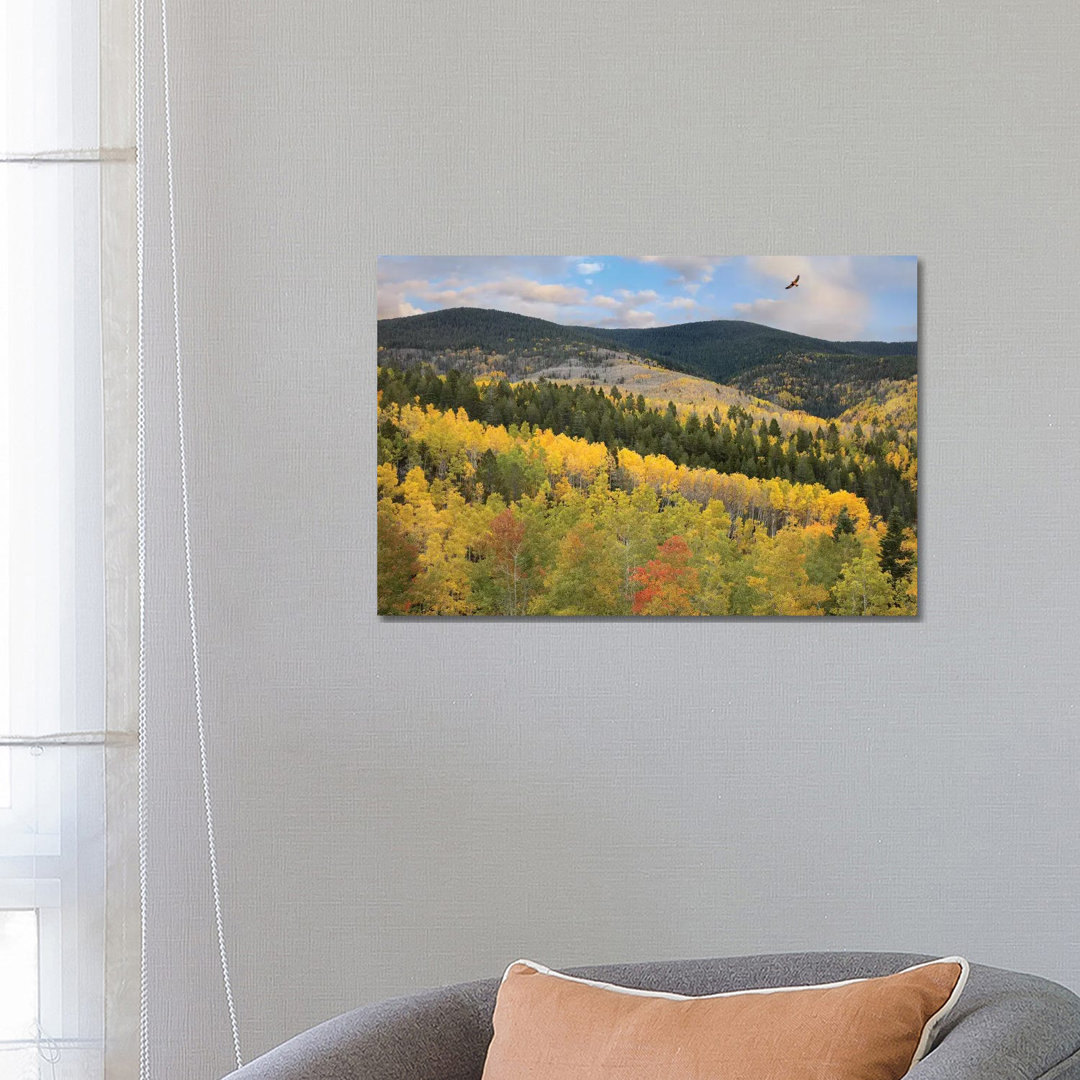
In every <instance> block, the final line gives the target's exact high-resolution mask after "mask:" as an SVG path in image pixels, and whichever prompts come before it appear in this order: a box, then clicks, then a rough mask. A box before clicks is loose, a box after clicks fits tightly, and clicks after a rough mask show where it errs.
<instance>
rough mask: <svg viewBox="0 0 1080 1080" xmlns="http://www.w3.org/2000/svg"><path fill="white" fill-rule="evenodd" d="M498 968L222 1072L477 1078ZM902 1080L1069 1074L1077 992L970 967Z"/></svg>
mask: <svg viewBox="0 0 1080 1080" xmlns="http://www.w3.org/2000/svg"><path fill="white" fill-rule="evenodd" d="M929 959H932V957H928V956H915V955H911V954H906V953H790V954H781V955H775V956H740V957H728V958H726V959H715V960H674V961H666V962H661V963H649V964H618V965H614V966H608V967H589V968H575V969H573V974H577V975H584V976H587V977H588V978H592V979H600V980H603V981H604V982H611V983H615V984H617V985H621V986H636V987H639V988H641V989H645V990H666V991H669V992H671V993H677V994H688V995H699V994H717V993H722V992H724V991H728V990H748V989H752V988H754V987H763V986H799V985H807V984H810V983H824V982H838V981H840V980H842V979H855V978H864V977H868V976H874V975H888V974H891V973H892V972H894V971H900V970H901V969H903V968H906V967H911V966H912V965H913V964H918V963H921V962H923V961H924V960H929ZM498 985H499V980H498V979H486V980H484V981H482V982H472V983H462V984H460V985H458V986H447V987H443V988H441V989H438V990H428V991H425V992H424V993H420V994H415V995H413V996H411V997H404V998H397V999H395V1000H393V1001H387V1002H383V1003H381V1004H378V1005H369V1006H366V1007H365V1008H362V1009H356V1010H355V1011H353V1012H350V1013H346V1014H345V1015H343V1016H339V1017H337V1018H336V1019H334V1020H329V1021H327V1022H326V1023H325V1024H320V1025H319V1026H318V1027H315V1028H312V1029H311V1030H310V1031H306V1032H304V1033H303V1034H302V1035H297V1036H296V1038H294V1039H290V1040H289V1042H287V1043H285V1044H284V1045H282V1046H279V1047H278V1048H277V1049H276V1050H271V1051H270V1053H268V1054H265V1055H264V1056H262V1057H260V1058H259V1059H258V1060H257V1061H253V1062H251V1063H250V1064H249V1065H246V1066H245V1067H244V1068H242V1069H240V1070H239V1071H237V1072H234V1073H232V1074H230V1077H229V1078H228V1080H480V1077H481V1073H482V1072H483V1068H484V1056H485V1054H486V1052H487V1047H488V1044H489V1042H490V1041H491V1036H492V1029H491V1014H492V1010H493V1009H494V1005H495V992H496V990H497V989H498ZM908 1076H909V1078H910V1080H1080V999H1078V998H1077V997H1076V996H1075V995H1074V994H1072V993H1070V992H1069V991H1068V990H1066V989H1065V988H1064V987H1062V986H1058V985H1057V984H1056V983H1052V982H1048V981H1047V980H1045V979H1039V978H1036V977H1035V976H1032V975H1019V974H1017V973H1015V972H1011V971H1002V970H1000V969H999V968H992V967H982V966H980V965H978V964H973V965H972V966H971V975H970V978H969V980H968V984H967V986H966V987H965V988H964V991H963V993H962V994H961V996H960V1000H959V1002H958V1004H957V1006H956V1008H955V1009H954V1010H953V1012H952V1013H951V1014H950V1016H949V1017H948V1019H947V1021H946V1023H945V1024H944V1025H943V1026H942V1030H941V1032H940V1034H939V1036H938V1038H937V1041H936V1044H935V1046H934V1049H933V1050H932V1051H931V1052H930V1054H929V1055H927V1057H926V1058H924V1059H923V1061H921V1062H920V1063H919V1064H918V1065H916V1066H915V1067H914V1068H913V1069H912V1070H911V1071H910V1072H909V1073H908Z"/></svg>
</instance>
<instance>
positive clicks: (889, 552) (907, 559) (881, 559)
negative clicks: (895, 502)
mask: <svg viewBox="0 0 1080 1080" xmlns="http://www.w3.org/2000/svg"><path fill="white" fill-rule="evenodd" d="M905 539H906V531H905V529H904V519H903V518H902V517H901V516H900V511H899V510H898V509H897V508H896V507H893V509H892V512H891V513H890V514H889V524H888V526H887V527H886V529H885V535H884V536H883V537H882V538H881V546H880V549H879V551H878V564H879V565H880V566H881V569H882V570H884V571H885V573H886V574H888V575H889V576H890V577H891V578H892V579H893V581H899V580H900V579H901V578H905V577H907V575H908V574H909V573H910V571H911V555H910V553H909V552H907V551H905V550H904V540H905Z"/></svg>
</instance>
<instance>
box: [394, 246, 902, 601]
mask: <svg viewBox="0 0 1080 1080" xmlns="http://www.w3.org/2000/svg"><path fill="white" fill-rule="evenodd" d="M917 310H918V297H917V260H916V258H915V257H914V256H851V257H841V256H771V255H770V256H756V257H755V256H746V257H737V258H736V257H720V256H610V255H597V256H593V255H583V256H565V257H552V256H542V257H541V256H483V257H481V256H462V257H447V256H384V257H380V259H379V262H378V356H377V362H376V367H377V378H378V417H377V425H378V560H377V567H378V570H377V572H378V594H377V595H378V611H379V613H380V614H381V615H385V616H438V615H452V616H489V617H492V616H502V617H527V616H534V617H535V616H604V617H618V616H690V615H700V616H865V615H877V616H914V615H916V614H917V610H918V539H917V538H918V512H917V511H918V497H917V495H918V487H917V475H918V430H917V427H918V425H917V419H918V409H917V397H918V371H917V368H918V363H917V360H918V355H917V353H918V350H917Z"/></svg>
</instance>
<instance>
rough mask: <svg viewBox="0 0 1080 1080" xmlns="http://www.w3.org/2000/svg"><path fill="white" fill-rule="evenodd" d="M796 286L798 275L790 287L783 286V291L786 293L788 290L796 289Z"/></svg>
mask: <svg viewBox="0 0 1080 1080" xmlns="http://www.w3.org/2000/svg"><path fill="white" fill-rule="evenodd" d="M798 284H799V275H798V274H796V275H795V280H794V281H793V282H792V283H791V284H790V285H785V286H784V291H785V292H787V290H788V289H793V288H796V287H797V286H798Z"/></svg>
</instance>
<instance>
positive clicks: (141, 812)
mask: <svg viewBox="0 0 1080 1080" xmlns="http://www.w3.org/2000/svg"><path fill="white" fill-rule="evenodd" d="M145 15H146V12H145V4H144V0H135V263H136V280H137V289H136V291H137V293H138V406H137V420H136V451H135V456H136V470H135V471H136V489H137V508H138V537H139V539H138V545H139V557H138V565H139V743H138V751H137V753H138V777H139V778H138V811H137V814H138V830H139V833H138V836H139V839H138V845H139V1080H150V1008H149V1005H150V979H149V969H148V966H147V955H146V924H147V908H148V902H147V892H148V890H147V847H148V845H147V832H148V829H147V798H146V781H147V770H146V349H145V340H146V334H145V326H144V315H143V291H144V290H143V259H144V245H145V234H144V224H145V218H146V191H145V186H144V185H145V151H146V141H145V137H144V136H145V131H144V110H145V100H146V70H145V63H144V54H145V44H146V23H145Z"/></svg>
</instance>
